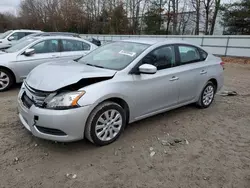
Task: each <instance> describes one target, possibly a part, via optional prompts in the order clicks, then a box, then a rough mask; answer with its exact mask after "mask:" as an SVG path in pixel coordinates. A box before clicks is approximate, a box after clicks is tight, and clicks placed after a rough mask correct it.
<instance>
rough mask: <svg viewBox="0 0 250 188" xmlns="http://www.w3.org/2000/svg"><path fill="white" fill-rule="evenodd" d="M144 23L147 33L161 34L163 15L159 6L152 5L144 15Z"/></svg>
mask: <svg viewBox="0 0 250 188" xmlns="http://www.w3.org/2000/svg"><path fill="white" fill-rule="evenodd" d="M144 23H145V25H146V27H145V32H146V33H147V34H159V33H160V29H159V28H161V25H162V16H161V14H159V9H158V7H157V6H152V7H151V8H150V9H149V10H148V11H147V12H146V13H145V17H144Z"/></svg>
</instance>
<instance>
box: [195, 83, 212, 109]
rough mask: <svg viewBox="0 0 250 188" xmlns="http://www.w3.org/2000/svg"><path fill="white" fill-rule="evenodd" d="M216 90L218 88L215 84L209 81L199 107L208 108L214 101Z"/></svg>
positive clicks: (203, 91)
mask: <svg viewBox="0 0 250 188" xmlns="http://www.w3.org/2000/svg"><path fill="white" fill-rule="evenodd" d="M215 90H216V88H215V86H214V84H213V83H212V82H210V81H209V82H208V83H207V85H206V86H205V88H204V89H203V90H202V92H201V95H200V98H199V101H198V102H197V105H198V106H199V107H201V108H208V107H209V106H210V105H211V104H212V102H213V100H214V95H215Z"/></svg>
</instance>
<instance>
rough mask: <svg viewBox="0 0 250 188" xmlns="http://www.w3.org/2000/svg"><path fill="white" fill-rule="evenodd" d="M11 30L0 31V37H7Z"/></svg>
mask: <svg viewBox="0 0 250 188" xmlns="http://www.w3.org/2000/svg"><path fill="white" fill-rule="evenodd" d="M11 32H12V30H10V31H6V32H5V33H2V34H1V35H0V39H4V38H5V37H7V36H8V35H9V34H10V33H11Z"/></svg>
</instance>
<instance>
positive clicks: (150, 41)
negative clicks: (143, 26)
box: [122, 38, 189, 45]
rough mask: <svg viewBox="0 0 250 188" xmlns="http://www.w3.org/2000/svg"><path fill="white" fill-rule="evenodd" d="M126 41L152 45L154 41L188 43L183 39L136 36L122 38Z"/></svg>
mask: <svg viewBox="0 0 250 188" xmlns="http://www.w3.org/2000/svg"><path fill="white" fill-rule="evenodd" d="M122 41H126V42H135V43H142V44H149V45H154V44H156V43H164V44H173V43H185V44H189V43H187V42H185V41H183V40H173V39H168V38H166V39H163V38H137V39H135V38H134V39H132V38H131V39H127V40H122Z"/></svg>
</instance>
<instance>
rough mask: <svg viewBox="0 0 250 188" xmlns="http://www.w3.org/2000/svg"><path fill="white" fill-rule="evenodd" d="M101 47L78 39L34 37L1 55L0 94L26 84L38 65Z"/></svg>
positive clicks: (58, 36) (77, 56)
mask: <svg viewBox="0 0 250 188" xmlns="http://www.w3.org/2000/svg"><path fill="white" fill-rule="evenodd" d="M96 48H97V46H96V45H95V44H93V43H91V42H89V41H87V40H84V39H81V38H78V37H69V36H61V35H57V36H56V35H55V36H54V35H53V36H39V37H30V38H28V39H27V40H24V41H21V42H18V43H17V44H16V45H14V46H12V47H11V48H8V49H6V50H5V51H2V52H0V92H1V91H5V90H8V89H9V88H10V87H11V86H12V85H13V84H14V83H20V82H22V81H23V80H24V79H25V78H26V76H27V75H28V74H29V72H30V71H31V70H32V69H34V68H35V67H36V66H38V65H40V64H42V63H47V62H50V61H55V60H63V61H68V60H73V59H77V58H80V57H82V56H84V55H86V54H87V53H89V52H90V51H92V50H94V49H96Z"/></svg>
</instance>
